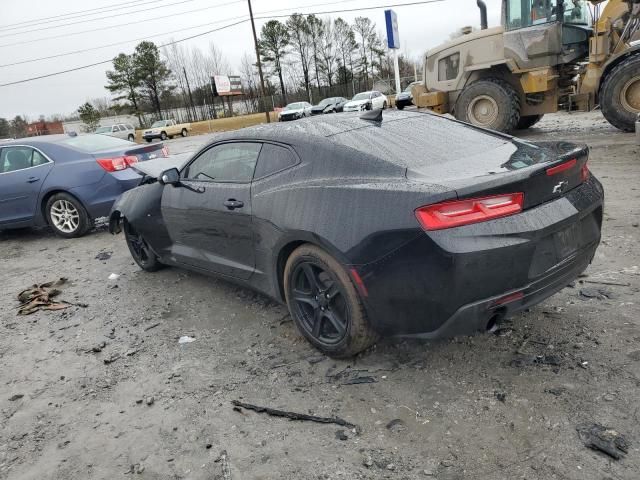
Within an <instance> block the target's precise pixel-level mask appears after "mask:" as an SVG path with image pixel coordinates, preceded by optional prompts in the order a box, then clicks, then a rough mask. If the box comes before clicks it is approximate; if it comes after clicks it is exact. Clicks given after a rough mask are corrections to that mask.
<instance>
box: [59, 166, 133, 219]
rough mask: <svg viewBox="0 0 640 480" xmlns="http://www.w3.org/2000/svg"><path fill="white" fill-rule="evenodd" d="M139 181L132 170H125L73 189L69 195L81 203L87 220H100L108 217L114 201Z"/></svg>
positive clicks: (108, 174)
mask: <svg viewBox="0 0 640 480" xmlns="http://www.w3.org/2000/svg"><path fill="white" fill-rule="evenodd" d="M141 179H142V177H141V176H140V175H139V174H137V173H136V172H135V171H134V170H133V169H131V168H127V169H125V170H121V171H119V172H111V173H107V174H105V175H104V176H103V177H102V179H101V180H100V181H99V182H98V183H95V184H93V185H85V186H82V187H77V188H73V189H71V191H70V193H71V194H72V195H74V196H75V197H77V198H78V199H79V200H80V201H81V202H82V204H83V205H84V207H85V208H86V209H87V213H88V214H89V218H91V219H95V218H101V217H106V216H108V215H109V212H110V211H111V207H112V205H113V203H114V202H115V200H116V199H117V198H118V197H119V196H120V195H122V193H124V192H126V191H127V190H130V189H132V188H135V187H137V186H138V185H139V184H140V180H141Z"/></svg>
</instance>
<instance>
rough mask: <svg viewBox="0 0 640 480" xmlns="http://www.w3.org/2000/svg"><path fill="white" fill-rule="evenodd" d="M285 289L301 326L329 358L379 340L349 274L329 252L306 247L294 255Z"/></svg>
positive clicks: (351, 353) (288, 265) (289, 261)
mask: <svg viewBox="0 0 640 480" xmlns="http://www.w3.org/2000/svg"><path fill="white" fill-rule="evenodd" d="M284 291H285V297H286V300H287V305H288V307H289V312H290V314H291V317H292V318H293V321H294V323H295V324H296V327H297V328H298V330H299V331H300V333H301V334H302V335H303V336H304V337H305V338H306V339H307V340H308V341H309V343H311V344H312V345H313V346H314V347H315V348H317V349H318V350H320V351H321V352H322V353H324V354H325V355H328V356H330V357H333V358H346V357H352V356H354V355H356V354H357V353H359V352H361V351H363V350H365V349H366V348H368V347H370V346H371V345H373V344H374V343H375V342H376V341H377V340H378V338H379V336H378V334H377V333H376V332H375V331H374V330H373V328H371V326H370V324H369V321H368V320H367V314H366V312H365V309H364V306H363V304H362V301H361V299H360V295H359V294H358V291H357V290H356V287H355V285H354V284H353V282H352V281H351V279H350V277H349V274H348V273H347V271H346V270H345V269H344V267H343V266H342V265H340V263H338V262H337V261H336V260H335V259H334V258H333V257H331V255H329V254H328V253H327V252H325V251H324V250H322V249H320V248H318V247H316V246H314V245H309V244H305V245H302V246H300V247H298V248H297V249H296V250H294V251H293V253H292V254H291V255H290V256H289V258H288V259H287V263H286V266H285V269H284Z"/></svg>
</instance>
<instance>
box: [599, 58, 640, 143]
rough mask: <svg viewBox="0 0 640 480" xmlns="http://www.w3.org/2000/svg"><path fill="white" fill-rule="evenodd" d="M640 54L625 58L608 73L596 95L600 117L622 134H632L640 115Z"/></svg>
mask: <svg viewBox="0 0 640 480" xmlns="http://www.w3.org/2000/svg"><path fill="white" fill-rule="evenodd" d="M639 89H640V54H637V53H636V54H635V55H632V56H629V57H627V58H626V59H625V60H623V61H621V62H620V63H618V64H617V65H616V66H615V67H613V68H612V69H611V71H609V72H608V73H607V74H606V76H605V78H604V80H603V81H602V84H601V87H600V94H599V95H598V97H599V101H600V108H601V109H602V115H604V118H606V119H607V121H608V122H609V123H610V124H611V125H613V126H614V127H616V128H618V129H620V130H622V131H623V132H633V131H634V130H635V122H636V119H637V118H638V115H639V114H640V105H639V104H638V96H637V93H636V92H638V91H639Z"/></svg>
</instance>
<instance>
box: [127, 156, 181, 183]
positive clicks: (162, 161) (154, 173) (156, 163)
mask: <svg viewBox="0 0 640 480" xmlns="http://www.w3.org/2000/svg"><path fill="white" fill-rule="evenodd" d="M191 155H192V154H191V153H180V154H178V155H171V156H170V157H166V158H157V159H155V160H148V161H146V162H142V163H136V164H135V165H133V166H132V167H131V168H133V169H134V170H135V171H137V172H138V173H141V174H142V175H147V176H149V177H152V178H158V177H159V176H160V175H161V174H162V172H164V171H166V170H169V169H170V168H177V169H178V170H181V169H182V167H184V166H185V165H186V163H187V162H188V161H189V159H190V158H191Z"/></svg>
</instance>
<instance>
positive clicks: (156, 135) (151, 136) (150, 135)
mask: <svg viewBox="0 0 640 480" xmlns="http://www.w3.org/2000/svg"><path fill="white" fill-rule="evenodd" d="M142 138H144V139H145V140H153V139H154V138H162V134H160V133H145V134H144V135H142Z"/></svg>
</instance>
